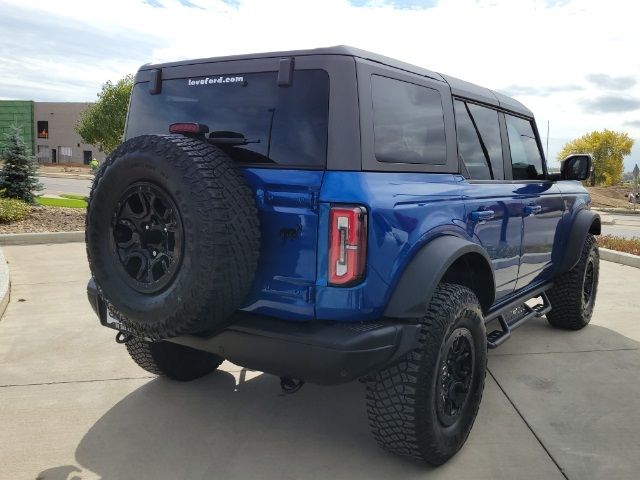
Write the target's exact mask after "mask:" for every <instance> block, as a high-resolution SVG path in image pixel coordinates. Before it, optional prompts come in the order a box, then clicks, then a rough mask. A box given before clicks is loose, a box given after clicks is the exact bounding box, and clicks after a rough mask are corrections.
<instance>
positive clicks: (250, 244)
mask: <svg viewBox="0 0 640 480" xmlns="http://www.w3.org/2000/svg"><path fill="white" fill-rule="evenodd" d="M86 242H87V256H88V258H89V266H90V268H91V273H92V275H93V278H94V280H95V282H96V285H97V287H98V290H99V292H100V295H101V296H102V298H103V299H104V300H105V302H106V304H107V308H108V309H109V311H110V312H111V314H112V315H114V316H115V317H116V318H118V319H119V320H120V321H121V322H122V323H123V324H124V325H125V327H126V328H127V330H130V331H132V332H134V333H136V334H138V335H140V336H144V337H148V338H151V339H160V338H169V337H174V336H177V335H181V334H185V333H196V332H204V331H213V330H216V329H219V328H221V327H224V326H225V325H226V324H227V323H228V319H229V317H230V315H231V314H232V313H233V311H234V310H236V309H238V308H239V307H240V306H241V305H242V302H243V300H244V299H245V297H246V295H247V294H248V292H249V289H250V287H251V284H252V282H253V278H254V275H255V271H256V267H257V262H258V253H259V245H260V229H259V222H258V212H257V209H256V204H255V199H254V195H253V192H252V190H251V188H250V187H249V185H248V183H247V181H246V179H245V178H244V176H243V174H242V172H241V171H240V170H239V169H238V168H237V167H236V165H235V164H234V162H233V160H231V159H230V158H229V156H228V155H227V154H225V153H224V152H223V151H222V150H220V149H219V148H217V147H215V146H213V145H210V144H208V143H206V142H205V141H202V140H198V139H194V138H188V137H184V136H182V135H144V136H140V137H135V138H132V139H129V140H127V141H126V142H124V143H123V144H122V145H120V146H119V147H118V148H117V149H116V150H115V151H114V152H113V153H112V154H111V155H110V156H109V158H108V159H107V160H106V161H105V163H104V165H103V166H102V167H101V168H100V170H99V172H98V174H97V175H96V178H95V180H94V182H93V187H92V189H91V196H90V199H89V205H88V207H87V220H86Z"/></svg>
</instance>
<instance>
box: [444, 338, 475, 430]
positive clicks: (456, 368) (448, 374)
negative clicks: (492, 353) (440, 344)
mask: <svg viewBox="0 0 640 480" xmlns="http://www.w3.org/2000/svg"><path fill="white" fill-rule="evenodd" d="M473 343H474V342H473V337H472V335H471V332H470V331H469V330H468V329H466V328H458V329H456V330H454V331H453V332H452V333H451V336H450V337H449V338H448V340H447V342H446V343H445V345H444V348H443V350H442V360H441V362H440V367H439V369H438V379H437V388H436V408H437V412H438V419H439V420H440V422H441V423H442V425H444V426H445V427H449V426H451V425H453V424H454V423H455V422H456V421H457V420H458V419H459V418H460V413H461V412H462V411H464V409H465V407H466V405H467V402H468V401H469V397H470V396H471V395H470V392H471V383H472V380H473V370H474V366H475V365H474V364H475V360H474V359H475V349H474V346H473Z"/></svg>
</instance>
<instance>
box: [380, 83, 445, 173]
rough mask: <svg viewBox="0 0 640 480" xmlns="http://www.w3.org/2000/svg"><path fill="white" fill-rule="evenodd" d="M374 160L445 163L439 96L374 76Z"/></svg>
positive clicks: (442, 118)
mask: <svg viewBox="0 0 640 480" xmlns="http://www.w3.org/2000/svg"><path fill="white" fill-rule="evenodd" d="M371 90H372V97H373V98H372V101H373V134H374V149H375V156H376V159H377V160H378V161H379V162H392V163H413V164H427V165H443V164H445V163H446V161H447V158H446V150H447V149H446V140H445V130H444V115H443V110H442V98H441V96H440V92H438V91H437V90H435V89H432V88H428V87H423V86H420V85H416V84H413V83H409V82H404V81H401V80H394V79H391V78H387V77H382V76H379V75H372V76H371Z"/></svg>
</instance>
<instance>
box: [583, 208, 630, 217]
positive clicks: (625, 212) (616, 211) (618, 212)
mask: <svg viewBox="0 0 640 480" xmlns="http://www.w3.org/2000/svg"><path fill="white" fill-rule="evenodd" d="M592 210H593V211H595V212H598V213H609V214H615V215H629V216H630V217H635V216H637V215H640V208H638V211H637V212H634V211H633V210H625V209H623V208H606V207H604V208H593V209H592Z"/></svg>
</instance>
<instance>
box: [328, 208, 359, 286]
mask: <svg viewBox="0 0 640 480" xmlns="http://www.w3.org/2000/svg"><path fill="white" fill-rule="evenodd" d="M366 260H367V210H366V209H365V208H364V207H360V206H353V205H340V206H337V205H336V206H332V207H331V213H330V214H329V284H331V285H342V286H345V285H352V284H354V283H357V282H359V281H361V280H362V278H363V277H364V267H365V263H366Z"/></svg>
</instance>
